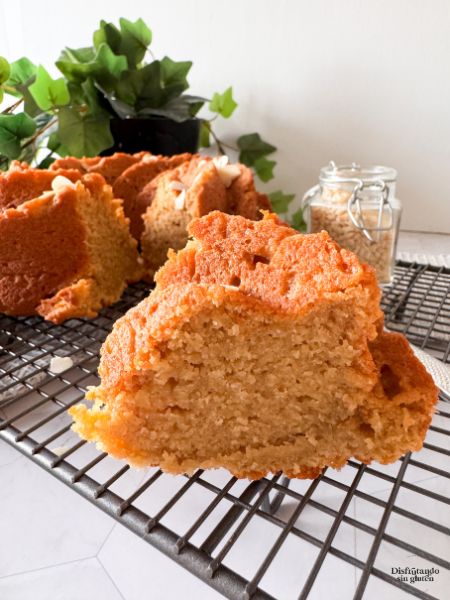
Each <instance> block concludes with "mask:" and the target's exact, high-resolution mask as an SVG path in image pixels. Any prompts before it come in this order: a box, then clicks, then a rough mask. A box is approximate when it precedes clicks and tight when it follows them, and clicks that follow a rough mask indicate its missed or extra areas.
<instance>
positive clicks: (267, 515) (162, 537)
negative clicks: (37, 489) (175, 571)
mask: <svg viewBox="0 0 450 600" xmlns="http://www.w3.org/2000/svg"><path fill="white" fill-rule="evenodd" d="M147 293H148V287H146V286H145V285H144V284H137V285H134V286H132V287H130V288H128V290H127V291H126V292H125V294H124V296H123V297H122V299H121V301H120V302H118V303H117V304H115V305H114V306H113V307H109V308H107V309H105V310H104V311H102V313H101V315H100V316H99V317H98V318H96V319H94V320H91V321H85V320H71V321H68V322H66V323H64V324H62V325H58V326H56V325H52V324H50V323H47V322H45V321H43V320H42V319H40V318H37V317H30V318H13V317H7V316H0V439H3V440H5V441H6V442H8V443H9V444H11V445H12V446H13V447H15V448H17V449H18V450H20V451H21V452H22V453H23V454H25V455H26V456H27V457H29V458H30V459H32V460H33V461H35V462H36V463H37V464H38V465H40V466H41V467H43V468H44V469H46V470H47V471H49V472H51V473H52V474H53V475H54V476H55V477H57V478H58V479H60V480H61V481H63V482H64V483H65V484H67V485H68V486H70V487H71V488H72V489H73V490H74V491H76V492H78V493H79V494H81V495H82V496H84V497H85V498H87V499H88V500H90V501H91V502H92V503H94V504H95V505H97V506H98V507H99V508H101V509H102V510H103V511H105V512H107V513H108V514H109V515H111V517H113V518H114V519H116V520H117V521H119V522H120V523H122V524H123V525H125V526H126V527H128V528H129V529H131V530H132V531H134V532H135V533H137V534H138V535H139V536H140V537H142V538H143V539H144V540H146V541H147V542H148V543H150V544H152V545H153V546H155V547H156V548H158V549H159V550H161V551H162V552H163V553H165V554H166V555H167V556H169V557H170V558H172V559H173V560H175V561H176V562H177V563H179V564H180V565H182V566H183V567H185V568H186V569H188V570H189V571H191V572H192V573H193V574H195V575H196V576H197V577H199V578H201V579H202V580H203V581H205V582H206V583H208V584H209V585H210V586H211V587H213V588H215V589H216V590H217V591H218V592H220V593H222V594H223V595H224V596H226V597H228V598H233V599H235V598H258V599H266V600H268V599H270V598H276V599H278V598H280V599H281V598H283V599H284V598H286V599H288V598H300V599H305V598H307V597H308V598H316V597H317V598H319V597H331V596H330V593H331V590H333V597H335V598H338V597H339V598H351V597H353V598H355V599H359V598H363V597H364V598H375V597H377V598H378V597H385V598H388V597H397V595H394V596H393V595H392V593H394V592H395V594H400V596H398V597H408V596H412V597H418V598H422V599H432V598H439V597H443V596H441V595H440V594H441V592H440V590H442V589H444V587H445V586H448V585H449V582H450V562H449V560H448V559H449V555H450V552H449V549H450V541H449V540H450V538H449V536H450V527H449V525H450V498H449V496H450V494H449V491H450V481H449V480H450V473H449V469H448V464H449V463H448V461H449V456H450V444H449V442H450V427H449V425H450V403H449V402H450V399H449V398H448V397H447V396H446V395H445V394H441V399H440V402H439V404H438V409H437V411H436V415H435V417H434V419H433V423H432V425H431V427H430V430H429V432H428V435H427V439H426V441H425V444H424V449H423V450H422V451H421V452H420V453H416V454H412V455H409V454H408V455H406V456H405V457H403V459H402V460H401V461H397V463H395V464H394V465H389V466H386V467H383V466H381V465H371V466H365V465H362V464H360V463H359V462H357V461H354V460H351V461H349V463H348V465H347V466H346V467H345V468H344V469H342V470H341V471H334V470H331V469H328V470H326V471H325V472H324V473H323V474H322V475H321V477H320V478H318V479H316V480H314V481H301V480H291V481H289V480H288V479H287V478H285V477H284V476H282V475H281V474H279V473H278V474H275V475H273V476H270V477H266V478H263V479H262V480H260V481H253V482H249V481H245V480H237V479H236V478H235V477H231V476H230V475H229V474H228V473H227V472H225V471H220V470H219V471H212V472H208V471H202V470H199V471H197V472H196V473H195V474H194V475H192V476H191V477H188V476H184V477H183V476H180V477H173V476H169V475H165V474H163V473H162V472H161V471H160V470H158V469H147V470H145V472H144V473H143V477H141V478H140V481H139V483H138V484H137V483H136V478H135V477H131V476H130V475H131V474H132V473H133V469H131V468H130V467H129V466H128V465H126V464H125V463H122V462H119V461H116V460H114V459H112V458H110V457H109V456H108V455H106V454H105V453H101V452H99V451H97V450H96V449H95V447H94V446H93V444H87V443H86V442H84V441H83V440H80V439H79V438H77V436H76V435H75V434H74V433H73V432H72V431H71V430H70V425H71V419H70V417H69V415H68V414H67V409H68V408H69V407H70V406H72V405H74V404H75V403H77V402H80V401H83V398H84V394H85V391H86V387H87V386H88V385H93V384H96V383H97V381H98V379H97V375H96V369H97V365H98V354H99V349H100V346H101V344H102V342H103V340H104V338H105V337H106V335H107V334H108V332H109V331H110V329H111V327H112V325H113V323H114V321H115V320H116V319H117V318H118V317H119V316H121V315H122V314H123V313H124V312H125V311H126V310H127V309H128V308H129V307H130V306H132V305H134V304H136V303H137V302H138V301H140V300H141V299H142V298H144V297H145V296H146V295H147ZM382 305H383V309H384V311H385V315H386V326H387V328H388V329H391V330H395V331H402V332H404V333H405V334H406V335H407V336H408V338H409V339H410V341H411V342H413V343H414V344H416V345H418V346H420V347H422V348H423V349H426V350H427V351H428V352H430V353H432V354H434V355H435V356H436V357H437V358H439V359H441V360H443V361H444V362H450V358H449V355H450V270H449V269H445V268H438V267H431V266H426V265H419V264H415V263H406V262H399V263H398V264H397V267H396V271H395V279H394V282H393V284H392V285H390V286H388V287H386V288H385V290H384V294H383V302H382ZM54 356H70V357H71V359H72V361H73V367H71V368H70V369H69V370H67V371H65V372H64V373H62V374H59V375H55V374H53V373H51V372H50V370H49V362H50V359H51V358H52V357H54ZM68 518H70V517H68ZM410 567H413V568H415V569H422V570H426V569H428V570H429V569H432V570H433V573H434V575H433V579H434V581H431V582H430V581H429V580H428V581H422V580H418V581H411V574H410V573H409V574H408V575H406V576H402V575H401V574H400V575H399V571H398V569H399V568H410ZM436 571H437V573H436ZM400 573H401V572H400ZM443 586H444V587H443ZM447 589H448V587H447ZM389 594H391V595H389Z"/></svg>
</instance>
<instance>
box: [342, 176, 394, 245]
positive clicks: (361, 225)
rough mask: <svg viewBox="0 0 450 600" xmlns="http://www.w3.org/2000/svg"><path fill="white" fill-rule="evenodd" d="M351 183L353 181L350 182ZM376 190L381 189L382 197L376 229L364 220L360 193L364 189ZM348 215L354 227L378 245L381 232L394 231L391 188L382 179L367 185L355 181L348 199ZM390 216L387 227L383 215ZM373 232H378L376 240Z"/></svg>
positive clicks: (360, 181) (380, 198)
mask: <svg viewBox="0 0 450 600" xmlns="http://www.w3.org/2000/svg"><path fill="white" fill-rule="evenodd" d="M348 181H349V183H350V182H351V181H352V180H350V179H349V180H348ZM364 188H366V189H370V190H373V189H376V188H379V192H380V197H379V200H378V206H377V208H378V215H377V225H376V227H369V226H368V224H367V223H366V220H365V218H364V214H363V211H362V209H361V198H360V197H359V193H360V192H361V191H362V190H363V189H364ZM347 213H348V216H349V218H350V220H351V222H352V223H353V225H354V226H355V227H356V228H358V229H359V230H360V231H362V233H363V234H364V236H365V237H366V238H367V239H368V240H369V242H371V243H376V242H377V241H379V232H381V231H389V230H391V229H392V227H393V224H394V219H393V212H392V206H391V203H390V202H389V188H388V186H387V184H386V182H385V181H382V180H381V179H380V180H378V181H372V182H370V183H369V184H365V183H364V182H363V181H362V180H361V179H360V180H356V181H355V187H354V188H353V192H352V195H351V196H350V198H349V199H348V203H347ZM386 214H387V215H388V217H389V220H388V224H387V225H383V224H382V221H383V215H386ZM372 232H377V235H376V238H377V239H374V237H373V236H372Z"/></svg>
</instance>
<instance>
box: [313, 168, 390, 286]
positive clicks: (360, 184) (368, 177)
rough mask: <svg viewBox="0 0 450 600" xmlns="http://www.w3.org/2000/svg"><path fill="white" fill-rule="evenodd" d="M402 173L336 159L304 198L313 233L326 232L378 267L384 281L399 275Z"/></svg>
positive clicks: (323, 170)
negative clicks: (396, 271) (395, 272)
mask: <svg viewBox="0 0 450 600" xmlns="http://www.w3.org/2000/svg"><path fill="white" fill-rule="evenodd" d="M396 180H397V172H396V171H395V170H394V169H391V168H389V167H380V166H374V167H361V166H359V165H357V164H355V163H352V164H351V165H350V166H348V165H336V164H335V163H334V162H330V164H329V165H328V166H327V167H323V169H321V171H320V176H319V184H318V185H316V186H314V187H313V188H311V189H310V190H308V192H307V193H306V194H305V195H304V197H303V209H304V214H305V217H306V222H307V225H308V233H316V232H318V231H322V230H324V229H325V230H326V231H328V233H329V234H330V236H331V237H332V238H333V239H334V240H335V241H336V242H337V243H338V244H339V245H340V246H342V248H346V249H347V250H351V251H352V252H354V253H355V254H357V256H358V257H359V258H360V260H362V261H363V262H367V263H369V265H371V266H372V267H374V268H375V270H376V273H377V277H378V281H379V282H380V283H390V282H391V280H392V275H393V268H394V260H395V252H396V247H397V237H398V231H399V226H400V216H401V204H400V201H399V200H398V199H397V198H396V197H395V184H396Z"/></svg>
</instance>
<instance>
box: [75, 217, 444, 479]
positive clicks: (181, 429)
mask: <svg viewBox="0 0 450 600" xmlns="http://www.w3.org/2000/svg"><path fill="white" fill-rule="evenodd" d="M189 232H190V234H191V235H192V236H194V239H193V241H190V242H189V243H188V244H187V246H186V248H185V249H184V250H182V251H180V252H179V253H178V254H175V253H174V252H172V253H171V255H170V259H169V261H168V262H167V264H166V265H165V267H163V268H162V269H161V270H160V271H159V273H158V275H157V286H156V289H155V291H154V292H153V293H152V294H151V295H150V297H149V298H147V299H146V300H144V301H143V302H141V303H140V304H139V305H137V306H136V307H134V308H132V309H131V310H130V311H128V313H127V314H126V315H125V316H123V317H122V318H121V319H119V321H117V322H116V324H115V325H114V328H113V331H112V332H111V334H110V335H109V336H108V338H107V339H106V341H105V343H104V345H103V348H102V358H101V363H100V369H99V373H100V376H101V384H100V385H99V386H98V387H96V388H92V389H91V390H90V391H89V393H88V398H89V400H92V401H94V402H95V404H94V406H93V407H92V408H91V409H88V408H87V407H86V406H84V405H77V406H75V407H73V408H72V409H71V414H72V415H73V417H74V419H75V424H74V429H75V430H76V431H77V432H79V434H80V435H81V436H82V437H84V438H85V439H88V440H94V441H96V442H97V444H98V446H99V447H100V448H101V449H102V450H105V451H107V452H109V453H111V454H112V455H114V456H116V457H118V458H122V459H125V460H127V461H128V462H129V463H130V464H133V465H141V466H143V465H152V466H156V465H158V466H160V467H162V468H163V469H164V470H166V471H168V472H170V473H184V472H188V473H189V472H192V471H193V470H194V469H196V468H214V467H225V468H227V469H229V470H230V471H231V472H232V473H233V474H235V475H236V476H238V477H250V478H259V477H261V476H263V475H265V474H266V473H268V472H278V471H284V472H285V473H286V474H287V475H289V476H292V477H305V478H312V477H316V476H317V475H318V474H319V473H320V472H321V470H322V469H323V468H324V467H325V466H332V467H341V466H342V465H344V464H345V463H346V461H347V460H348V459H349V458H350V457H356V458H357V459H359V460H361V461H363V462H365V463H369V462H371V461H372V460H377V461H380V462H382V463H389V462H392V461H394V460H396V459H397V458H399V457H400V456H401V455H403V454H404V453H405V452H407V451H408V450H419V449H420V448H421V446H422V442H423V438H424V436H425V433H426V431H427V427H428V425H429V423H430V419H431V416H432V412H433V406H434V404H435V402H436V397H437V394H436V389H435V386H434V384H433V381H432V379H431V377H430V376H429V375H428V373H427V372H426V371H425V369H424V367H423V366H422V365H421V363H420V362H419V361H418V360H417V359H416V358H415V356H414V355H413V353H412V352H411V350H410V348H409V345H408V343H407V341H406V339H405V338H404V337H403V336H401V335H399V334H394V333H385V332H384V331H383V316H382V312H381V310H380V307H379V300H380V292H379V289H378V286H377V282H376V279H375V275H374V271H373V270H372V269H371V268H370V267H368V266H367V265H365V264H361V263H360V262H359V261H358V259H357V257H356V256H355V255H354V254H352V253H351V252H348V251H346V250H342V249H340V248H339V246H338V245H337V244H336V243H335V242H334V241H333V240H332V239H331V238H330V237H329V235H328V234H327V233H326V232H322V233H319V234H314V235H302V234H298V233H297V232H296V231H294V230H292V229H290V228H289V227H288V226H286V225H284V224H283V223H282V222H280V221H279V220H278V219H277V217H276V216H275V215H270V214H266V215H265V218H264V220H262V221H259V222H255V221H251V220H247V219H244V218H242V217H237V216H228V215H225V214H223V213H220V212H213V213H211V214H209V215H207V216H205V217H203V218H201V219H196V220H194V221H193V222H192V223H191V224H190V226H189Z"/></svg>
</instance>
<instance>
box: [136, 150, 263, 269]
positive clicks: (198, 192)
mask: <svg viewBox="0 0 450 600" xmlns="http://www.w3.org/2000/svg"><path fill="white" fill-rule="evenodd" d="M227 163H228V159H227V157H225V156H224V157H219V158H215V159H198V160H191V161H190V162H187V163H184V164H183V165H181V166H179V167H177V168H176V169H172V170H171V171H166V172H164V173H162V174H161V175H159V176H158V177H156V178H155V179H154V180H153V181H151V182H150V183H149V184H148V185H147V186H146V187H145V188H144V190H143V191H142V192H141V194H140V195H139V196H138V201H139V198H141V197H142V196H145V198H146V203H147V204H148V208H147V210H146V212H145V214H144V216H143V222H144V231H143V233H142V236H141V250H142V257H143V259H144V263H145V268H146V270H147V272H148V275H149V277H152V276H153V274H154V273H155V271H157V269H159V267H160V266H161V265H162V264H164V262H165V261H166V259H167V252H168V251H169V249H171V248H172V249H174V250H180V249H181V248H183V247H184V246H185V245H186V242H187V240H188V224H189V223H190V222H191V221H192V219H193V218H196V217H202V216H204V215H206V214H208V213H209V212H211V211H214V210H220V211H222V212H225V213H228V214H239V215H241V216H244V217H247V218H249V219H252V220H259V219H260V218H261V217H262V213H261V209H267V208H269V207H270V203H269V199H268V198H267V196H265V195H264V194H260V193H259V192H257V191H256V189H255V185H254V182H253V175H252V173H251V171H250V169H248V168H247V167H246V166H244V165H241V164H233V165H229V164H227Z"/></svg>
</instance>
